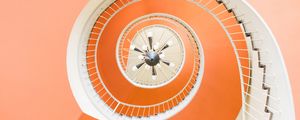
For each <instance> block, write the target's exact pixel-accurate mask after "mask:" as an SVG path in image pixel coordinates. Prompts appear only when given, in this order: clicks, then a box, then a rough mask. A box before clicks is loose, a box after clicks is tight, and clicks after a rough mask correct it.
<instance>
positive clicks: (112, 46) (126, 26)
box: [67, 0, 292, 120]
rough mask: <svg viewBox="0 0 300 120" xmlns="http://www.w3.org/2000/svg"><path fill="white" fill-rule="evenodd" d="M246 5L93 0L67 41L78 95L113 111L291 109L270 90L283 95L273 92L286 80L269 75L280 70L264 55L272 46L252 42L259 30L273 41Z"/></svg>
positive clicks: (227, 113) (165, 114)
mask: <svg viewBox="0 0 300 120" xmlns="http://www.w3.org/2000/svg"><path fill="white" fill-rule="evenodd" d="M233 6H243V8H242V9H239V7H233ZM245 6H246V7H245ZM247 6H248V5H247V4H246V3H245V2H244V1H239V0H226V1H225V0H199V1H194V0H90V1H89V2H88V4H87V6H86V8H85V9H84V10H83V11H82V13H81V15H80V16H79V17H78V19H77V21H76V23H75V25H74V28H73V31H72V33H71V36H70V42H69V46H68V54H67V65H68V76H69V80H70V85H71V88H72V91H73V94H74V96H75V98H76V101H77V103H78V104H79V106H80V108H81V109H82V111H83V112H84V113H86V114H88V115H90V116H92V117H94V118H96V119H111V120H116V119H179V120H182V119H212V120H220V119H226V120H227V119H228V120H231V119H269V118H280V117H281V115H282V116H288V114H289V113H292V112H287V113H283V112H279V113H280V114H277V113H276V112H278V111H280V110H279V108H281V110H289V108H287V107H286V106H278V105H277V103H276V102H278V101H273V98H279V97H281V98H284V99H285V98H286V99H287V100H283V101H288V99H289V97H282V96H285V95H287V94H281V93H280V92H279V93H278V94H274V93H275V92H273V91H272V90H279V91H288V89H286V87H284V86H283V87H282V88H275V87H273V86H272V85H273V83H272V82H271V83H269V81H268V79H271V78H269V76H267V72H268V74H269V72H273V73H270V74H276V75H279V76H280V74H281V73H284V72H282V71H276V70H279V69H272V67H270V66H269V64H264V61H263V60H265V58H264V57H265V53H264V52H263V51H264V49H265V48H272V47H270V46H266V47H262V46H258V47H257V46H256V45H257V44H259V43H258V42H257V41H258V39H259V38H257V37H256V36H261V35H266V36H271V37H269V38H270V40H269V41H271V42H270V44H268V45H273V43H274V40H273V39H271V38H272V35H271V34H270V33H268V32H267V33H265V32H266V31H267V30H266V31H263V32H261V31H258V32H257V31H255V30H256V29H257V28H261V29H262V30H265V29H267V27H266V26H264V25H263V24H260V22H261V20H259V19H256V17H255V14H253V10H251V9H250V8H249V7H247ZM248 9H249V10H248ZM240 11H242V13H243V12H245V13H247V12H249V14H248V13H247V14H245V15H244V14H240V13H241V12H240ZM241 16H250V17H249V18H248V17H242V18H241ZM251 16H252V17H251ZM253 16H254V17H253ZM249 21H256V22H253V23H256V24H252V22H249ZM257 33H260V34H259V35H256V34H257ZM259 47H260V48H259ZM271 51H277V48H274V50H271ZM273 54H279V53H276V52H274V53H273ZM272 59H273V58H272ZM278 61H279V63H280V62H282V61H280V60H279V59H278ZM280 65H281V64H280ZM281 67H282V68H284V66H281ZM281 67H280V66H277V67H275V68H281ZM282 76H285V74H282ZM281 78H284V77H281ZM285 81H286V80H285ZM281 84H282V85H288V84H287V83H286V82H282V83H281ZM270 96H272V97H270ZM275 104H276V105H277V106H276V105H275ZM272 105H275V106H272ZM285 108H286V109H285Z"/></svg>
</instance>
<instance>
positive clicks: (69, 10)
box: [0, 0, 300, 120]
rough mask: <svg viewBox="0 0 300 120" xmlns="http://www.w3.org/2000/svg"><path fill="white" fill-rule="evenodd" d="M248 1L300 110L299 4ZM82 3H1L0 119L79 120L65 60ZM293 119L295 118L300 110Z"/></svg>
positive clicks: (62, 0) (18, 0)
mask: <svg viewBox="0 0 300 120" xmlns="http://www.w3.org/2000/svg"><path fill="white" fill-rule="evenodd" d="M248 1H249V2H250V3H251V4H253V5H254V8H256V9H257V10H258V12H259V13H260V14H261V15H262V16H263V18H264V19H265V20H266V21H267V23H268V24H269V25H270V27H271V29H272V31H273V32H274V34H275V36H276V37H277V39H278V42H279V44H280V47H281V50H282V53H283V56H284V58H285V61H286V64H287V68H288V72H289V75H290V79H291V82H292V84H293V85H292V86H293V91H294V96H295V103H296V105H297V106H298V108H300V93H299V91H300V81H299V79H300V76H299V70H297V68H299V67H300V62H299V61H300V57H299V53H300V36H299V35H297V34H299V33H298V32H299V30H298V29H299V28H300V22H299V21H300V14H299V13H297V12H299V11H300V7H298V4H300V2H299V1H298V0H286V1H282V0H263V1H262V0H259V1H258V0H248ZM86 2H87V0H2V1H1V4H0V37H1V38H0V58H1V59H0V116H1V117H0V119H5V120H9V119H13V120H15V119H25V120H27V119H28V120H29V119H30V120H32V119H43V120H47V119H48V120H74V119H78V117H79V116H80V114H81V113H80V110H79V108H78V106H77V104H76V103H75V101H74V99H73V96H72V94H71V91H70V89H69V84H68V81H67V74H66V65H65V56H66V46H67V40H68V36H69V33H70V30H71V27H72V24H73V23H74V21H75V18H76V17H77V15H78V14H79V12H80V10H81V9H82V8H83V6H84V5H85V4H86ZM284 2H285V3H284ZM297 73H298V74H297ZM296 85H297V86H298V87H296ZM296 92H297V93H298V94H296ZM297 114H298V118H300V109H298V111H297Z"/></svg>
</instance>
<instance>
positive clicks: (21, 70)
mask: <svg viewBox="0 0 300 120" xmlns="http://www.w3.org/2000/svg"><path fill="white" fill-rule="evenodd" d="M86 2H87V0H1V3H0V37H1V38H0V58H1V59H0V119H1V120H17V119H25V120H35V119H36V120H75V119H78V117H79V116H80V110H79V107H78V106H77V104H76V103H75V101H74V99H73V96H72V94H71V90H70V88H69V84H68V80H67V74H66V62H65V61H66V48H67V41H68V36H69V33H70V30H71V27H72V24H73V23H74V21H75V19H76V17H77V15H78V14H79V12H80V11H81V9H82V8H83V6H84V5H85V4H86Z"/></svg>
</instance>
